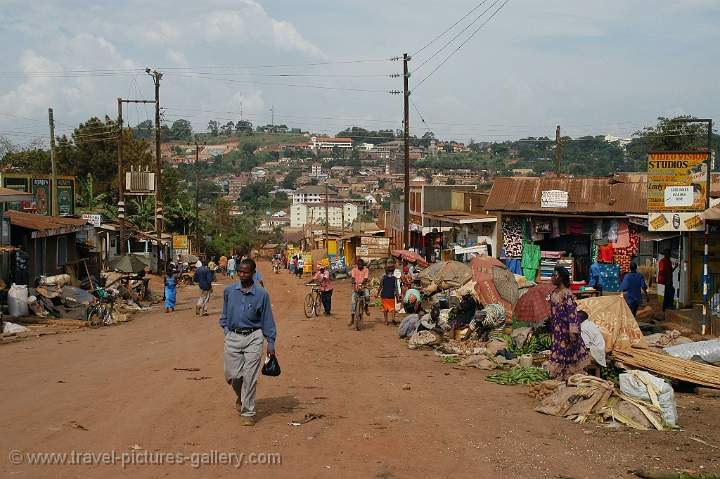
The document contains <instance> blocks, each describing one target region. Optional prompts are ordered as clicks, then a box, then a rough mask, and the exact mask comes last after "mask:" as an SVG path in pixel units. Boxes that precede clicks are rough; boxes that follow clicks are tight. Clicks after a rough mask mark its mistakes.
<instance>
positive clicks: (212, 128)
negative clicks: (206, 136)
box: [207, 120, 220, 136]
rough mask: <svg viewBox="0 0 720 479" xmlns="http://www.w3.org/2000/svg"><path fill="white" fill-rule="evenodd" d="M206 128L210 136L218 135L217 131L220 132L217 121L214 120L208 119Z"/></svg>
mask: <svg viewBox="0 0 720 479" xmlns="http://www.w3.org/2000/svg"><path fill="white" fill-rule="evenodd" d="M207 129H208V131H209V132H210V134H211V135H212V136H218V133H219V132H220V126H219V125H218V122H217V121H215V120H210V121H209V122H208V126H207Z"/></svg>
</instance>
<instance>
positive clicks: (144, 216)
mask: <svg viewBox="0 0 720 479" xmlns="http://www.w3.org/2000/svg"><path fill="white" fill-rule="evenodd" d="M154 211H155V204H154V200H153V198H152V197H151V196H138V197H137V198H133V199H132V200H130V202H129V203H128V215H127V220H128V222H129V223H131V224H132V225H134V226H135V227H136V228H138V229H139V230H142V231H147V230H152V229H154V228H155V219H154V216H155V215H154Z"/></svg>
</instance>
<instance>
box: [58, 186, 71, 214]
mask: <svg viewBox="0 0 720 479" xmlns="http://www.w3.org/2000/svg"><path fill="white" fill-rule="evenodd" d="M57 190H58V191H57V202H58V214H60V216H72V215H74V214H75V187H74V185H73V180H68V179H65V178H58V180H57Z"/></svg>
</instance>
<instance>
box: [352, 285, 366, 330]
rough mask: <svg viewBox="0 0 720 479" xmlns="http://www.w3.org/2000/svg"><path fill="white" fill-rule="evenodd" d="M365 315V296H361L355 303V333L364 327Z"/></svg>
mask: <svg viewBox="0 0 720 479" xmlns="http://www.w3.org/2000/svg"><path fill="white" fill-rule="evenodd" d="M363 314H365V294H360V295H358V298H357V300H356V301H355V313H354V315H353V318H354V320H355V331H360V328H361V327H362V318H363Z"/></svg>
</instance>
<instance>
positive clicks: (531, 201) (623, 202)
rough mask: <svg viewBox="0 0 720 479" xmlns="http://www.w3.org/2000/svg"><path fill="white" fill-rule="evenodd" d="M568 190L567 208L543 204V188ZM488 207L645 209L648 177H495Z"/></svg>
mask: <svg viewBox="0 0 720 479" xmlns="http://www.w3.org/2000/svg"><path fill="white" fill-rule="evenodd" d="M548 190H560V191H567V192H568V207H567V208H542V207H541V206H540V197H541V196H542V192H543V191H548ZM485 208H486V209H487V211H498V212H543V213H566V214H567V213H570V214H583V213H587V214H617V213H622V214H627V213H647V211H648V210H647V181H632V182H627V183H625V182H617V180H611V179H610V178H520V177H511V178H504V177H503V178H495V180H494V183H493V187H492V190H491V191H490V197H489V198H488V200H487V203H486V204H485Z"/></svg>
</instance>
